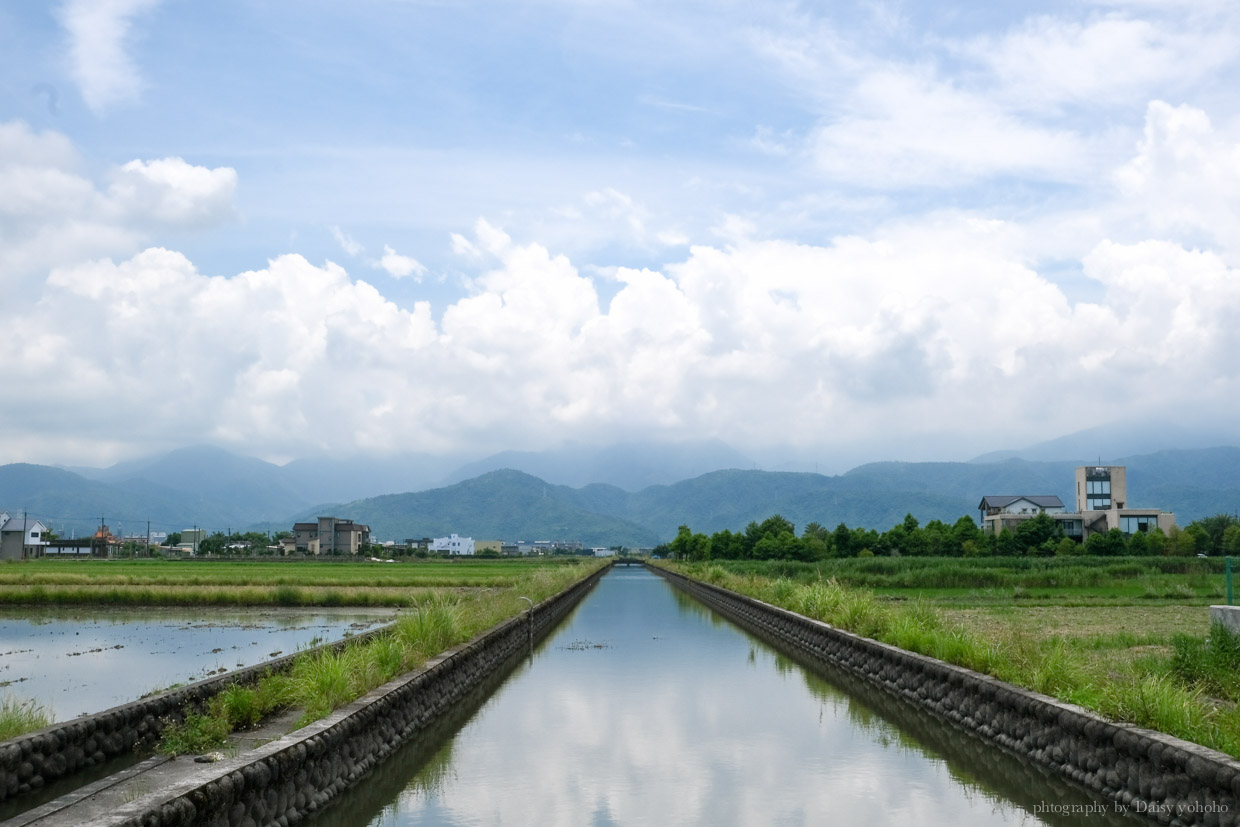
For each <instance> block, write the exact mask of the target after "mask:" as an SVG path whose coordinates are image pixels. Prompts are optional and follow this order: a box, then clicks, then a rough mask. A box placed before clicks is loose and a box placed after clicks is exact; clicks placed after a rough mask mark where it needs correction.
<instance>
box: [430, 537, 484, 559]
mask: <svg viewBox="0 0 1240 827" xmlns="http://www.w3.org/2000/svg"><path fill="white" fill-rule="evenodd" d="M431 551H438V552H447V553H448V554H450V555H453V556H456V555H472V554H473V553H474V538H473V537H461V536H459V535H457V534H453V535H452V536H450V537H436V538H435V539H434V540H432V541H431Z"/></svg>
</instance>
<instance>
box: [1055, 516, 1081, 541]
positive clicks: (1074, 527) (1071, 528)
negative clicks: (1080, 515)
mask: <svg viewBox="0 0 1240 827" xmlns="http://www.w3.org/2000/svg"><path fill="white" fill-rule="evenodd" d="M1059 525H1060V526H1062V527H1063V533H1064V534H1065V535H1066V536H1068V537H1080V536H1081V521H1080V520H1059Z"/></svg>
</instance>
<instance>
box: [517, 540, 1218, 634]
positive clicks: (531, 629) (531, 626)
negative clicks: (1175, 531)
mask: <svg viewBox="0 0 1240 827" xmlns="http://www.w3.org/2000/svg"><path fill="white" fill-rule="evenodd" d="M1227 562H1228V565H1230V563H1231V558H1230V557H1229V558H1227ZM1228 571H1230V569H1228ZM1227 583H1228V587H1229V588H1228V592H1227V594H1228V595H1229V597H1228V602H1231V600H1230V595H1231V591H1230V585H1231V577H1230V575H1229V576H1228V578H1227ZM520 599H521V600H524V601H525V602H526V603H529V604H530V607H529V608H528V609H526V610H525V617H526V619H527V620H528V621H529V622H528V623H526V624H525V628H526V630H527V631H528V632H529V641H530V657H534V601H533V600H530V599H529V598H528V597H522V598H520Z"/></svg>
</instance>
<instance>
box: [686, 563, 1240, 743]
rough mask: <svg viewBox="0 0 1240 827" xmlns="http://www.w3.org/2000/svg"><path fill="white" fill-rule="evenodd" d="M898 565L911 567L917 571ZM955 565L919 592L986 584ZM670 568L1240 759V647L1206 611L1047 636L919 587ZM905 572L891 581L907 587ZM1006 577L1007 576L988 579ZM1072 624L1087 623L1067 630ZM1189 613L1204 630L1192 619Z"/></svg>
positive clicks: (1087, 610)
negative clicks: (879, 590) (879, 587)
mask: <svg viewBox="0 0 1240 827" xmlns="http://www.w3.org/2000/svg"><path fill="white" fill-rule="evenodd" d="M893 562H898V563H899V564H901V565H906V564H907V563H909V562H910V561H893ZM947 562H951V563H956V562H959V561H947ZM947 562H933V561H927V563H929V564H930V565H928V567H927V569H925V570H923V571H921V572H920V573H919V574H918V575H917V576H916V577H915V578H913V579H914V582H918V583H926V584H929V586H930V588H932V589H933V588H934V587H935V585H938V586H941V585H942V584H943V583H944V582H951V583H953V584H954V583H956V582H957V580H956V578H958V577H960V576H968V577H971V576H974V575H975V574H976V573H977V572H976V571H974V572H969V571H967V570H966V571H965V572H964V573H963V574H962V572H961V571H960V570H958V569H955V568H952V567H951V566H949V565H947ZM1011 562H1015V561H1011ZM666 565H668V566H669V567H671V568H673V569H675V570H677V571H681V572H682V573H684V574H686V575H688V576H690V577H693V578H695V579H698V580H703V581H706V582H709V583H714V584H716V585H720V586H723V587H724V588H728V589H731V590H733V591H737V592H740V593H742V594H747V595H750V596H752V597H756V598H758V599H759V600H763V601H766V602H768V603H772V604H774V605H777V606H782V607H784V608H787V609H791V610H792V611H795V612H798V613H800V614H803V615H806V616H808V617H812V618H815V619H817V620H822V621H824V622H827V623H830V624H831V625H833V626H838V627H840V628H842V629H847V630H849V631H852V632H855V633H857V634H860V635H864V636H866V637H870V638H874V639H876V640H881V641H884V642H886V643H890V644H893V645H895V646H899V647H900V648H902V649H908V650H910V651H913V652H918V653H921V654H924V655H929V656H931V657H935V658H939V659H941V660H944V661H947V662H949V663H954V664H957V665H960V666H965V667H968V668H970V669H974V670H976V671H978V672H983V673H985V674H989V675H993V676H995V677H997V678H1000V679H1001V680H1005V681H1008V682H1010V683H1014V684H1017V685H1020V686H1024V687H1027V688H1029V689H1032V690H1034V691H1037V692H1041V693H1044V694H1047V695H1051V696H1054V697H1056V698H1059V699H1061V700H1064V701H1068V702H1071V703H1075V704H1078V705H1080V706H1083V707H1086V708H1088V709H1092V710H1094V711H1096V712H1098V713H1101V714H1102V715H1104V716H1106V717H1108V718H1111V719H1113V720H1118V721H1127V722H1131V723H1134V724H1137V725H1139V726H1144V727H1148V728H1151V729H1156V730H1159V731H1162V732H1165V733H1168V734H1170V735H1174V736H1177V737H1179V738H1183V739H1185V740H1188V741H1193V742H1196V743H1199V744H1203V745H1205V746H1208V747H1211V748H1213V749H1217V750H1220V751H1222V752H1226V753H1228V754H1230V755H1232V756H1237V757H1240V707H1238V706H1237V702H1238V701H1240V636H1238V635H1236V634H1234V633H1231V632H1228V630H1226V629H1225V628H1223V627H1221V626H1215V627H1213V628H1208V627H1207V621H1206V609H1205V607H1204V606H1203V605H1198V606H1195V607H1191V608H1190V607H1154V606H1143V607H1139V609H1140V611H1141V612H1143V613H1144V621H1145V622H1149V621H1150V619H1151V617H1154V616H1155V615H1157V614H1160V613H1161V614H1168V613H1170V612H1171V611H1174V612H1177V613H1179V614H1181V615H1183V616H1181V617H1179V618H1178V621H1179V622H1178V623H1174V624H1170V625H1169V626H1168V625H1162V624H1158V623H1150V625H1148V626H1146V627H1145V628H1139V627H1137V628H1119V629H1116V628H1115V627H1114V626H1109V625H1108V624H1106V623H1105V622H1099V621H1100V620H1101V621H1105V619H1106V618H1105V617H1104V618H1100V617H1099V616H1098V613H1099V612H1105V613H1112V614H1113V615H1118V614H1119V613H1121V612H1123V611H1125V610H1122V609H1119V608H1116V607H1111V606H1088V607H1082V608H1079V609H1069V610H1065V609H1063V608H1056V609H1054V610H1049V609H1048V610H1047V611H1048V612H1050V614H1051V616H1052V617H1054V618H1057V619H1058V620H1059V621H1060V622H1058V623H1053V624H1047V623H1044V624H1043V626H1042V627H1041V628H1039V627H1037V626H1035V625H1030V624H1026V623H1024V622H1022V621H1023V620H1024V616H1025V611H1024V610H1023V609H1012V608H998V609H996V608H994V607H991V608H987V609H969V610H959V609H947V608H944V606H943V605H942V604H941V603H937V602H935V600H934V599H933V597H926V596H923V595H921V594H919V593H917V587H911V588H912V589H913V593H912V594H907V593H906V594H903V595H880V594H876V593H875V592H874V591H873V590H870V589H866V588H859V587H856V586H852V585H846V584H845V583H843V582H841V580H840V579H839V578H837V577H833V576H831V575H830V574H828V573H826V572H824V571H823V570H821V569H820V570H818V571H816V572H815V571H813V570H812V568H811V567H804V568H799V569H794V570H791V571H790V570H788V569H787V568H786V565H787V564H782V563H768V564H754V563H736V562H689V563H668V564H666ZM764 565H765V567H766V569H767V570H765V571H764ZM899 568H900V566H896V567H895V568H894V569H892V570H891V571H889V572H887V573H886V574H888V575H891V576H894V577H898V576H899V575H900V572H899V571H898V569H899ZM1012 568H1013V571H1012V572H1009V574H1013V575H1016V574H1018V573H1019V572H1020V570H1021V567H1020V566H1013V567H1012ZM1133 571H1134V572H1139V569H1134V570H1133ZM789 574H792V575H793V576H788V575H789ZM868 574H869V575H876V574H877V573H876V572H869V573H868ZM995 574H1001V573H996V572H988V573H987V574H986V576H988V577H989V576H992V575H995ZM1135 576H1136V577H1140V576H1141V575H1140V574H1139V573H1137V574H1135ZM936 578H946V580H944V579H936ZM1220 579H1221V578H1220ZM1009 602H1010V601H1009ZM1065 612H1067V613H1069V614H1071V613H1073V612H1075V615H1074V616H1072V617H1068V618H1065V617H1064V615H1065ZM1189 612H1191V613H1194V617H1195V619H1193V620H1190V619H1189V618H1188V616H1187V614H1188V613H1189ZM1191 630H1196V631H1197V633H1193V631H1191Z"/></svg>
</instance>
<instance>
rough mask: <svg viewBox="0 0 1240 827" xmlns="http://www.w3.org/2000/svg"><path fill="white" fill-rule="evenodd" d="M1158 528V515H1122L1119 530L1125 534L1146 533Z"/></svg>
mask: <svg viewBox="0 0 1240 827" xmlns="http://www.w3.org/2000/svg"><path fill="white" fill-rule="evenodd" d="M1156 528H1158V518H1157V517H1150V516H1144V517H1120V518H1119V530H1120V531H1122V532H1124V533H1125V534H1146V533H1148V532H1151V531H1153V530H1154V529H1156Z"/></svg>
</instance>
